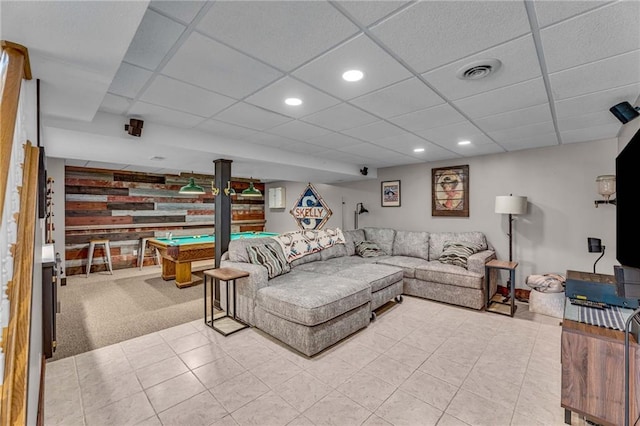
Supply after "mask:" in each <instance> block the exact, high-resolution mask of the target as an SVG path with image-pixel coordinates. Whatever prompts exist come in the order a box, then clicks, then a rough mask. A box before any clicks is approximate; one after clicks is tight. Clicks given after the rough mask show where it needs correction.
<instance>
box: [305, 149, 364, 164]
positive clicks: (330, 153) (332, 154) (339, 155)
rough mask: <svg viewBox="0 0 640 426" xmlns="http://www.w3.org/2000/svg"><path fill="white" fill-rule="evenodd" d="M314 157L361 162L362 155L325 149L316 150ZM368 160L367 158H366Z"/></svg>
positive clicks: (344, 161) (354, 162)
mask: <svg viewBox="0 0 640 426" xmlns="http://www.w3.org/2000/svg"><path fill="white" fill-rule="evenodd" d="M315 156H316V157H322V158H327V159H329V160H334V161H341V162H343V163H352V164H362V160H363V158H362V156H361V155H356V154H348V153H346V152H343V151H337V150H334V149H329V150H327V151H322V152H318V153H316V154H315ZM367 160H368V159H367Z"/></svg>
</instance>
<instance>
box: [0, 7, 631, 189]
mask: <svg viewBox="0 0 640 426" xmlns="http://www.w3.org/2000/svg"><path fill="white" fill-rule="evenodd" d="M1 7H2V26H3V30H2V38H3V39H6V40H10V41H13V42H17V43H22V44H25V45H26V46H27V47H28V48H29V49H30V54H31V56H32V64H33V66H32V67H33V72H34V75H35V76H36V77H37V78H40V79H41V81H42V84H43V92H42V93H43V101H42V105H43V113H44V117H45V126H46V127H47V128H51V129H52V131H51V132H50V135H51V142H50V145H48V146H47V147H48V149H49V147H50V149H49V153H50V155H53V156H60V157H65V158H69V159H72V160H73V161H72V163H74V162H75V163H76V164H93V165H99V164H100V163H99V162H100V161H103V162H105V164H107V163H114V164H113V167H119V166H121V167H122V168H134V169H136V168H139V169H141V170H148V171H152V170H157V171H162V170H196V171H200V172H206V171H207V170H210V168H211V166H210V164H211V160H213V159H215V158H220V157H228V158H232V159H234V161H235V162H237V163H238V165H239V167H240V170H241V171H242V173H243V174H245V175H252V176H253V177H258V178H262V179H265V180H270V179H271V180H272V179H288V178H290V179H293V180H307V178H309V180H311V178H314V179H317V180H320V181H324V182H332V181H340V180H349V179H355V178H362V176H360V175H359V172H358V170H359V169H360V168H361V167H362V166H365V165H366V166H368V167H369V168H370V170H373V171H374V174H373V175H374V176H375V169H376V168H380V167H388V166H397V165H404V164H412V163H420V162H430V161H440V160H449V159H450V160H456V161H458V160H461V159H464V158H465V157H471V156H478V155H484V154H494V153H502V152H508V151H516V150H523V149H530V148H538V147H546V146H554V145H559V144H567V143H577V142H586V141H591V140H596V139H605V138H613V137H616V135H617V133H618V131H619V129H620V127H621V123H620V122H619V121H618V120H617V119H616V118H615V117H614V116H613V115H612V114H611V113H610V112H609V111H608V109H609V108H610V107H611V106H613V105H615V104H617V103H619V102H622V101H628V102H630V103H634V102H636V101H637V99H638V97H639V95H640V31H639V30H638V22H640V1H632V0H628V1H593V0H589V1H542V0H535V1H520V0H513V1H495V0H489V1H481V0H475V1H430V0H426V1H419V2H415V1H412V2H405V1H331V2H325V1H216V2H200V1H152V2H150V3H148V4H145V3H144V2H139V1H134V2H105V1H92V2H59V1H52V2H8V1H3V2H2V5H1ZM491 59H493V60H496V59H497V60H498V61H499V65H500V66H499V67H496V68H497V69H495V71H494V72H493V73H491V74H489V75H488V76H487V77H485V78H482V79H477V80H465V79H461V78H459V77H458V76H457V74H458V73H459V72H460V71H461V70H464V69H466V68H468V67H469V66H471V65H474V64H475V65H478V64H480V65H482V64H485V63H487V60H491ZM349 69H359V70H361V71H363V73H364V78H363V79H362V80H360V81H358V82H351V83H349V82H347V81H345V80H343V79H342V77H341V76H342V74H343V72H344V71H346V70H349ZM290 97H296V98H299V99H301V100H302V105H300V106H289V105H286V104H285V103H284V99H285V98H290ZM131 117H136V118H141V119H143V120H144V122H145V128H144V130H143V135H142V138H140V139H141V140H144V139H145V138H146V139H147V141H145V143H146V144H147V145H145V146H146V148H145V149H146V151H145V152H144V153H142V154H140V155H138V154H137V153H136V149H137V148H132V152H131V153H127V155H126V156H123V153H122V151H120V152H119V153H118V152H116V153H115V154H108V152H109V151H108V150H107V153H105V154H102V155H101V156H100V157H99V158H96V154H95V153H96V150H95V147H94V146H93V144H92V143H86V144H78V143H71V142H69V140H70V139H69V138H68V136H67V137H66V142H65V137H55V135H57V133H56V132H55V131H53V130H60V129H65V131H67V132H69V131H74V132H78V131H82V132H89V133H95V134H101V133H102V134H104V133H105V132H104V127H105V124H104V123H109V122H116V121H117V120H120V121H121V122H122V124H124V123H125V122H127V120H128V119H129V118H131ZM96 123H102V124H96ZM92 124H93V126H92ZM154 124H157V125H158V126H166V127H162V129H166V128H177V129H179V131H180V132H181V134H182V135H183V136H184V137H182V138H181V139H180V141H179V142H175V143H174V145H175V146H170V145H171V144H169V143H166V144H165V145H163V146H162V149H160V148H158V150H157V151H162V152H163V155H162V157H164V158H168V160H166V162H165V163H163V164H157V165H156V164H153V161H154V160H151V157H150V155H149V152H150V151H154V152H155V150H154V149H153V148H152V149H151V150H150V149H149V146H153V144H154V143H155V142H154V139H157V140H161V139H162V135H158V133H166V132H156V133H153V127H154ZM119 127H122V126H120V125H119ZM101 129H102V130H101ZM118 132H120V133H124V132H123V131H122V129H120V128H119V129H118ZM63 133H64V132H63ZM107 133H108V132H107ZM202 134H205V135H206V136H204V139H205V140H206V139H207V138H208V140H209V141H210V143H208V142H205V143H202V141H201V139H202V136H200V135H202ZM46 135H47V133H46V132H45V136H46ZM192 135H199V136H198V137H191V136H192ZM153 136H156V137H155V138H154V137H153ZM117 137H118V138H133V137H131V136H128V135H126V134H123V135H119V134H118V136H117ZM462 140H467V141H470V142H471V143H469V144H467V145H459V144H458V142H460V141H462ZM417 148H422V149H424V151H422V152H414V150H415V149H417ZM181 150H186V151H187V152H189V155H186V156H185V155H183V154H182V153H181ZM118 155H119V156H120V157H118ZM138 157H139V158H138ZM183 157H184V158H183ZM119 158H120V159H119ZM194 158H198V159H203V160H206V161H205V162H203V163H202V164H204V166H202V165H201V164H200V163H199V162H198V161H197V160H194ZM96 161H98V162H96ZM314 164H315V166H314ZM296 165H297V166H299V167H298V169H296ZM203 167H205V168H207V170H202V168H203ZM294 169H296V170H294ZM304 169H306V170H309V171H310V172H309V174H308V175H304V173H302V170H304ZM237 170H238V169H236V171H237ZM234 174H237V173H234Z"/></svg>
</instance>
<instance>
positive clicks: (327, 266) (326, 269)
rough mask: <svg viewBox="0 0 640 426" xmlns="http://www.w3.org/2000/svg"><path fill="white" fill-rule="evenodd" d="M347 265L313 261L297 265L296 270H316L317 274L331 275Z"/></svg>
mask: <svg viewBox="0 0 640 426" xmlns="http://www.w3.org/2000/svg"><path fill="white" fill-rule="evenodd" d="M344 267H345V266H344V265H341V264H338V263H335V262H326V261H323V262H311V263H305V264H304V265H300V266H296V271H305V272H315V273H317V274H323V275H331V274H334V273H336V272H338V271H339V270H341V269H343V268H344Z"/></svg>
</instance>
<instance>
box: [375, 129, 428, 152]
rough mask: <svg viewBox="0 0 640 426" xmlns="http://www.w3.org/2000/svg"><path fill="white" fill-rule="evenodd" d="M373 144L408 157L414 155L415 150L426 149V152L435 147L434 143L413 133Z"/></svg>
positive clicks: (384, 139)
mask: <svg viewBox="0 0 640 426" xmlns="http://www.w3.org/2000/svg"><path fill="white" fill-rule="evenodd" d="M372 143H373V144H374V145H377V146H380V147H382V148H387V149H391V150H393V151H395V152H397V153H400V154H406V155H410V154H413V153H414V152H413V150H414V149H416V148H425V150H426V148H427V147H428V146H431V145H433V144H432V143H430V142H427V141H425V140H424V139H422V138H421V137H418V136H416V135H414V134H411V133H404V134H402V135H399V136H394V137H390V138H383V139H378V140H377V141H375V142H372Z"/></svg>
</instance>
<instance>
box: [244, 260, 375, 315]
mask: <svg viewBox="0 0 640 426" xmlns="http://www.w3.org/2000/svg"><path fill="white" fill-rule="evenodd" d="M271 283H272V285H270V286H268V287H264V288H262V289H260V290H259V291H258V294H257V297H256V305H257V306H259V307H260V308H262V309H263V310H265V311H267V312H269V313H271V314H273V315H276V316H279V317H281V318H284V319H286V320H289V321H293V322H296V323H298V324H302V325H306V326H314V325H317V324H321V323H323V322H325V321H329V320H331V319H333V318H335V317H337V316H339V315H342V314H344V313H345V312H348V311H350V310H351V309H354V308H357V307H358V306H361V305H363V304H365V303H368V302H370V300H371V287H370V286H369V284H368V283H367V282H366V281H358V280H352V279H349V278H342V277H336V276H333V275H323V274H316V273H313V272H304V271H292V272H290V273H289V274H286V275H281V276H279V277H276V278H274V279H273V280H271Z"/></svg>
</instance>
